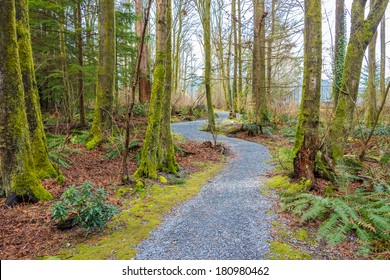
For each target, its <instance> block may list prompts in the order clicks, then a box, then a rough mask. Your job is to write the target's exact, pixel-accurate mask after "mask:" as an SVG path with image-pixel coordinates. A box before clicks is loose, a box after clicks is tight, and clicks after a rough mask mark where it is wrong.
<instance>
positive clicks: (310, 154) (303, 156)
mask: <svg viewBox="0 0 390 280" xmlns="http://www.w3.org/2000/svg"><path fill="white" fill-rule="evenodd" d="M321 28H322V18H321V0H315V1H308V0H306V1H305V36H304V44H305V45H304V47H305V53H304V54H305V57H304V73H303V87H302V101H301V107H300V112H299V120H298V125H297V131H296V137H295V146H294V150H293V154H294V176H295V177H297V178H306V179H307V180H310V181H311V182H312V183H313V184H314V182H315V176H314V168H315V158H316V153H317V149H318V142H319V137H318V125H319V115H320V94H321V93H320V91H321V69H322V34H321V32H320V30H321Z"/></svg>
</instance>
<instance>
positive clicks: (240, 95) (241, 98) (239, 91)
mask: <svg viewBox="0 0 390 280" xmlns="http://www.w3.org/2000/svg"><path fill="white" fill-rule="evenodd" d="M241 17H242V15H241V0H237V36H238V37H237V55H238V56H237V60H238V61H237V63H238V66H237V67H238V74H237V75H238V76H237V95H238V97H237V98H238V104H239V105H238V106H239V108H240V113H244V112H245V103H246V102H245V100H244V92H243V90H242V64H243V63H242V49H243V48H242V22H241Z"/></svg>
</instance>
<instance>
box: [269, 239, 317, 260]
mask: <svg viewBox="0 0 390 280" xmlns="http://www.w3.org/2000/svg"><path fill="white" fill-rule="evenodd" d="M267 258H268V259H271V260H310V259H311V256H310V255H309V254H308V253H306V252H303V251H299V250H296V249H294V248H292V247H291V246H290V245H288V244H286V243H281V242H278V241H271V242H270V253H269V254H267Z"/></svg>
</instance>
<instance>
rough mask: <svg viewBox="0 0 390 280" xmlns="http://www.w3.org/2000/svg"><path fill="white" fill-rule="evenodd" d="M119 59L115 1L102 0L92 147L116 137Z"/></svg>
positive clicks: (89, 143) (89, 147) (88, 145)
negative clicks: (116, 77) (116, 96)
mask: <svg viewBox="0 0 390 280" xmlns="http://www.w3.org/2000/svg"><path fill="white" fill-rule="evenodd" d="M115 58H116V54H115V1H114V0H100V1H99V62H98V63H99V65H98V80H97V86H96V102H95V109H94V116H93V124H92V128H91V131H90V141H89V142H88V143H87V148H88V149H93V148H94V147H95V146H96V145H97V144H99V143H100V142H101V141H103V140H107V139H108V138H110V137H111V136H112V117H113V116H112V114H113V101H114V90H115V89H114V86H115V81H114V80H115V69H116V64H115V61H116V60H115Z"/></svg>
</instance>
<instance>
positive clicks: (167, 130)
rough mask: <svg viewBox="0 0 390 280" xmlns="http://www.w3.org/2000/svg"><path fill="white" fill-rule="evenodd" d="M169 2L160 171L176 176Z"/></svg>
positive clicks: (170, 10)
mask: <svg viewBox="0 0 390 280" xmlns="http://www.w3.org/2000/svg"><path fill="white" fill-rule="evenodd" d="M171 3H172V2H171V0H168V1H167V10H166V19H167V23H166V29H167V38H166V40H165V42H166V43H165V53H166V55H165V82H164V84H165V87H164V93H163V98H162V105H161V106H162V108H164V110H162V114H161V130H160V144H159V145H158V146H159V151H158V161H159V169H160V170H162V171H166V172H169V173H173V174H176V173H177V171H178V170H179V165H178V164H177V162H176V158H175V150H174V147H173V139H172V132H171V111H172V105H171V96H172V4H171Z"/></svg>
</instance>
